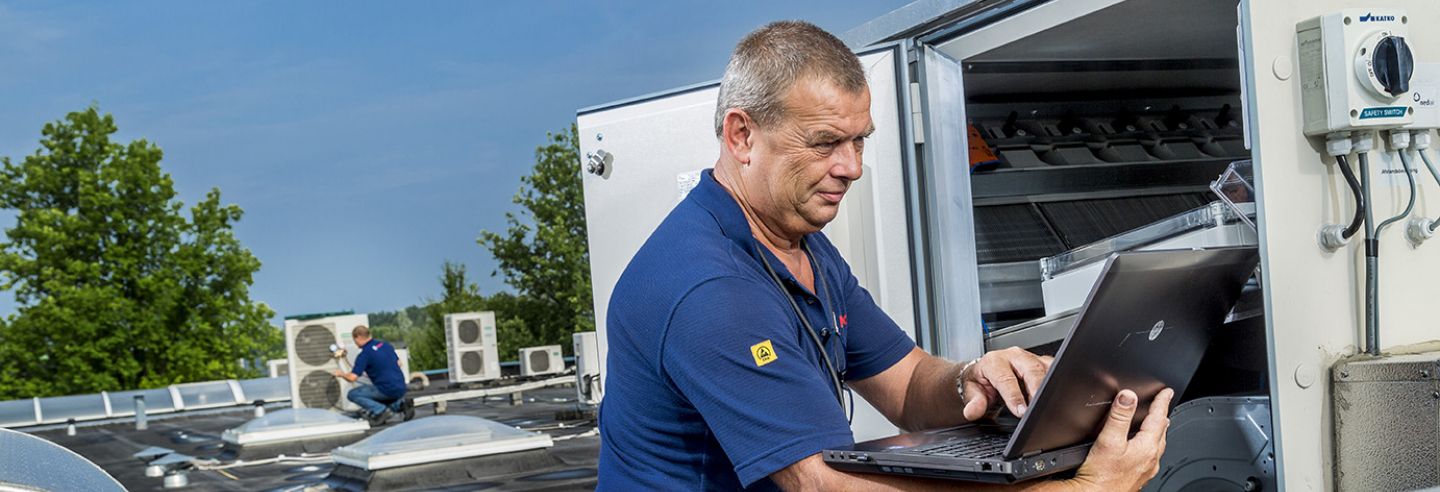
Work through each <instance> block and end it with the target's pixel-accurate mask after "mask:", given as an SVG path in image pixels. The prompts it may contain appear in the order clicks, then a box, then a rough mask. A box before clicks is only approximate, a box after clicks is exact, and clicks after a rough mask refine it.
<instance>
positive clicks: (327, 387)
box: [300, 371, 340, 408]
mask: <svg viewBox="0 0 1440 492" xmlns="http://www.w3.org/2000/svg"><path fill="white" fill-rule="evenodd" d="M300 403H301V404H302V405H304V406H305V407H308V408H332V407H335V406H337V405H339V403H340V381H338V380H336V379H335V377H334V376H332V375H330V373H327V372H325V371H310V373H309V374H306V375H305V377H304V378H303V379H301V380H300Z"/></svg>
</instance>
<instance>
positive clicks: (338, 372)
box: [330, 369, 345, 378]
mask: <svg viewBox="0 0 1440 492" xmlns="http://www.w3.org/2000/svg"><path fill="white" fill-rule="evenodd" d="M330 374H332V375H334V376H335V377H337V378H343V377H345V371H341V370H339V369H336V370H333V371H330Z"/></svg>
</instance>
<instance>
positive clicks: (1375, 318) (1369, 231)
mask: <svg viewBox="0 0 1440 492" xmlns="http://www.w3.org/2000/svg"><path fill="white" fill-rule="evenodd" d="M1360 190H1361V192H1362V194H1363V195H1364V199H1365V203H1366V204H1367V205H1368V204H1369V203H1370V157H1369V153H1367V152H1361V153H1360ZM1374 215H1375V214H1374V213H1373V211H1372V210H1370V207H1365V351H1366V352H1368V353H1369V354H1370V355H1380V306H1379V297H1380V265H1379V263H1380V240H1379V239H1377V238H1376V237H1375V217H1374Z"/></svg>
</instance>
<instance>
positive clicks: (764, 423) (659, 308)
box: [599, 22, 1171, 491]
mask: <svg viewBox="0 0 1440 492" xmlns="http://www.w3.org/2000/svg"><path fill="white" fill-rule="evenodd" d="M715 109H716V110H715V121H714V125H715V135H716V137H718V140H719V142H718V143H719V146H718V147H719V153H720V155H719V158H718V159H717V160H716V162H715V167H714V169H713V170H706V171H704V173H703V175H702V177H701V178H700V183H699V184H698V185H697V186H696V187H695V189H694V190H692V191H690V193H689V195H688V196H687V197H686V198H685V199H684V200H683V201H682V202H681V203H680V204H679V205H677V206H676V207H675V208H674V210H672V211H671V212H670V215H669V216H668V217H666V218H665V220H664V222H662V223H661V224H660V226H659V228H657V229H656V230H655V232H654V233H653V234H652V235H651V236H650V239H649V240H648V241H646V243H645V245H644V246H642V247H641V248H640V250H639V251H638V252H637V253H636V254H635V257H634V259H633V260H631V262H630V264H629V266H628V267H626V269H625V272H624V273H623V274H622V275H621V276H620V280H619V282H618V283H617V284H616V285H615V290H614V294H613V295H612V296H611V297H610V311H609V315H608V318H607V323H608V330H607V334H606V336H607V339H608V342H609V347H610V351H609V357H608V361H607V364H608V373H609V375H610V376H609V380H608V381H607V382H606V385H607V386H606V388H605V390H606V394H605V399H604V401H603V403H602V405H603V406H602V407H601V409H600V481H599V489H601V490H736V489H748V490H766V489H775V488H783V489H787V490H827V491H828V490H893V489H905V490H915V489H925V490H929V489H932V488H955V487H958V488H974V489H985V490H992V488H999V489H1015V490H1019V489H1024V490H1065V491H1092V490H1093V491H1111V490H1134V489H1138V488H1139V487H1140V486H1141V485H1143V484H1144V483H1145V482H1146V481H1147V480H1149V479H1150V478H1151V477H1153V476H1155V473H1156V471H1157V470H1158V468H1159V459H1160V455H1161V453H1163V452H1164V449H1165V429H1166V428H1167V427H1168V425H1169V420H1168V419H1167V418H1166V416H1165V412H1164V411H1158V412H1150V413H1149V415H1136V407H1137V406H1138V405H1137V401H1136V395H1135V393H1134V392H1132V391H1129V390H1123V391H1121V392H1120V394H1119V395H1118V396H1117V397H1116V399H1115V400H1114V402H1113V404H1112V405H1111V406H1110V417H1109V421H1108V423H1107V424H1106V425H1105V429H1104V431H1102V433H1101V435H1100V438H1099V440H1097V441H1096V444H1095V446H1094V447H1093V448H1091V450H1090V454H1089V457H1088V458H1087V459H1086V461H1085V463H1084V465H1083V466H1081V467H1080V469H1079V470H1078V471H1077V473H1076V476H1075V477H1074V478H1072V479H1070V480H1065V481H1055V480H1039V481H1032V482H1025V483H1020V484H1015V485H1011V486H998V487H997V486H990V485H984V484H972V483H964V482H949V483H945V482H936V481H926V480H923V479H915V478H909V477H900V476H892V475H878V474H857V473H847V472H842V471H838V470H835V469H833V468H830V467H829V466H827V465H826V464H825V463H824V461H823V460H822V459H821V457H820V454H819V453H820V452H821V450H824V449H836V448H840V447H843V446H847V445H850V444H852V441H853V436H852V435H851V432H850V425H849V423H848V422H847V415H846V414H847V409H846V408H842V405H840V404H837V396H838V394H840V393H842V391H843V388H844V387H845V386H848V387H849V388H851V389H854V391H855V393H857V394H859V396H861V397H863V398H865V399H866V400H867V401H869V402H870V403H871V404H872V405H874V406H875V408H876V409H878V410H879V411H880V412H881V413H883V414H884V415H885V416H886V417H888V418H889V419H890V421H891V422H893V423H895V424H896V425H897V426H899V427H902V428H905V429H910V430H921V429H930V428H938V427H948V426H954V425H959V424H962V423H964V422H967V421H971V420H975V419H977V418H979V417H981V416H982V415H984V414H985V413H986V410H987V408H988V407H989V406H990V405H991V404H992V403H994V404H996V405H1000V404H1003V405H1005V406H1006V407H1007V408H1009V410H1010V411H1011V412H1012V413H1014V414H1016V415H1023V414H1024V413H1025V410H1026V409H1027V408H1026V407H1027V404H1029V403H1030V402H1029V401H1028V395H1030V394H1033V393H1034V392H1035V391H1036V390H1037V389H1038V386H1039V385H1040V382H1041V381H1042V380H1043V379H1044V376H1045V372H1046V371H1047V370H1048V368H1049V365H1050V359H1048V358H1045V357H1038V356H1036V355H1034V354H1031V353H1029V352H1026V351H1023V350H1019V349H1007V350H1000V351H995V352H991V353H988V354H985V356H984V357H982V358H980V359H977V360H975V361H971V362H967V363H958V364H957V363H954V362H951V361H947V360H943V359H941V358H939V357H935V356H932V355H930V354H927V353H926V352H924V351H922V350H919V349H918V348H916V346H915V343H914V342H913V341H911V339H910V338H909V337H908V336H906V334H905V333H904V332H903V331H902V330H901V329H900V327H899V326H897V325H896V324H895V322H894V321H892V320H891V319H890V317H889V316H887V315H886V314H885V313H884V312H882V311H881V310H880V307H879V306H877V305H876V303H875V301H874V299H872V298H871V297H870V293H869V292H866V290H865V289H863V288H861V287H860V285H859V283H858V282H857V280H856V278H855V276H854V275H852V274H851V272H850V266H849V265H848V264H846V263H845V260H844V258H841V256H840V253H839V251H837V250H836V248H835V246H834V245H832V244H831V243H830V240H829V239H827V238H826V237H825V234H823V233H821V232H820V231H821V229H823V228H824V227H825V225H826V224H827V223H829V222H830V221H831V220H834V219H835V215H836V212H837V210H838V209H839V207H840V200H841V198H842V197H844V195H845V192H846V191H849V188H850V185H851V183H853V182H855V181H856V180H859V179H861V176H860V175H861V169H862V168H861V162H860V157H861V153H862V146H863V145H864V143H865V139H866V137H867V136H869V135H870V133H871V132H872V131H874V129H875V126H874V124H873V123H872V122H871V118H870V90H869V87H868V86H867V82H866V79H865V72H864V68H863V67H862V66H861V65H860V60H859V59H858V58H856V57H855V54H854V53H852V52H851V51H850V49H849V48H847V47H846V46H845V45H844V43H842V42H840V40H839V39H836V38H835V37H834V36H832V35H830V34H829V33H826V32H825V31H823V30H821V29H819V28H817V27H815V26H813V25H810V24H806V23H803V22H777V23H774V24H770V25H768V26H765V27H763V28H761V29H759V30H757V31H755V32H753V33H751V34H750V35H748V36H746V37H745V39H744V40H742V41H740V44H739V46H737V47H736V48H735V53H734V55H733V56H732V57H731V59H730V64H729V66H728V67H727V68H726V70H725V75H724V77H723V78H722V79H721V82H720V93H719V101H718V105H717V107H716V108H715ZM657 138H659V137H657ZM892 145H893V144H892ZM872 165H875V166H898V165H900V163H898V162H879V163H874V164H872ZM942 246H943V247H947V248H962V247H968V246H966V245H959V244H947V245H942ZM1170 395H1171V392H1169V391H1168V390H1167V391H1162V392H1161V395H1160V396H1157V397H1156V400H1155V402H1156V404H1155V406H1154V407H1155V408H1160V409H1164V408H1167V405H1168V404H1169V399H1170ZM1140 418H1144V419H1145V420H1144V423H1143V426H1142V430H1141V432H1140V433H1138V434H1136V435H1135V436H1134V437H1129V436H1128V434H1129V433H1128V431H1129V430H1130V423H1131V421H1132V419H1140Z"/></svg>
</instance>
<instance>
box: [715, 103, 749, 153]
mask: <svg viewBox="0 0 1440 492" xmlns="http://www.w3.org/2000/svg"><path fill="white" fill-rule="evenodd" d="M722 123H723V124H722V126H721V127H720V145H721V146H722V147H723V148H724V149H725V151H726V152H728V153H729V154H730V155H732V156H734V157H735V160H736V161H738V162H739V163H740V164H742V165H746V164H750V152H751V151H752V150H754V145H755V120H752V119H750V115H749V114H747V113H745V111H744V110H741V109H735V108H730V109H727V110H725V118H724V120H722Z"/></svg>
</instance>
